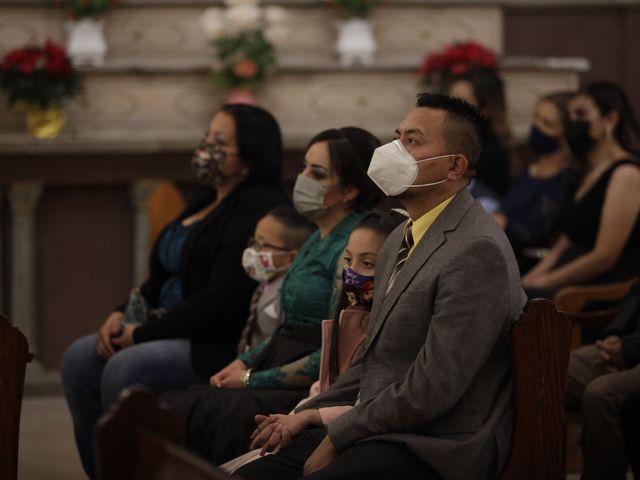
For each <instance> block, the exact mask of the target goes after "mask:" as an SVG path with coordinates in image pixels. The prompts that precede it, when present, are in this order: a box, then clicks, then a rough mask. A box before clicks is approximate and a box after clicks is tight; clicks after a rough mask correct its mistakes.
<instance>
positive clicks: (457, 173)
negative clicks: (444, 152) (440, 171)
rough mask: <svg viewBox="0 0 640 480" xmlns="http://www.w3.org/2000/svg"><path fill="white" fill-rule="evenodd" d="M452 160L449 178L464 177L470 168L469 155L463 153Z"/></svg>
mask: <svg viewBox="0 0 640 480" xmlns="http://www.w3.org/2000/svg"><path fill="white" fill-rule="evenodd" d="M452 160H453V161H452V162H451V164H450V167H449V173H448V175H447V178H448V179H449V180H451V181H453V180H457V179H458V178H460V177H464V174H465V173H466V172H467V169H468V168H469V160H467V157H465V156H464V155H462V154H461V153H459V154H457V155H456V156H454V157H452Z"/></svg>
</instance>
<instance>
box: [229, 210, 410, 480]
mask: <svg viewBox="0 0 640 480" xmlns="http://www.w3.org/2000/svg"><path fill="white" fill-rule="evenodd" d="M385 203H386V202H385ZM406 219H407V216H406V213H404V212H403V211H402V210H399V209H390V208H388V207H387V208H384V207H380V208H378V209H376V211H374V212H371V213H369V214H367V215H366V216H365V217H364V218H363V219H362V221H361V222H360V223H359V224H358V225H357V226H356V228H355V229H354V230H353V231H352V232H351V235H350V236H349V242H348V244H347V246H346V248H345V250H344V270H343V287H342V293H341V295H340V308H339V309H338V312H339V313H338V315H337V317H338V318H337V321H336V320H324V322H323V323H322V355H321V361H320V379H319V380H318V381H317V382H316V383H314V384H313V385H312V387H311V389H310V391H309V397H307V398H306V399H304V400H302V401H301V402H300V404H299V405H298V406H300V405H302V404H303V403H305V402H306V401H308V400H310V399H311V398H313V397H314V396H316V395H318V394H319V393H322V392H324V391H325V390H327V389H328V388H329V386H330V385H331V384H332V383H333V382H334V381H335V380H336V378H337V377H338V375H340V374H341V373H342V372H344V371H345V370H346V369H347V368H348V367H349V365H350V364H351V362H352V360H353V359H354V358H355V356H356V354H357V353H358V351H359V350H360V347H361V346H362V345H363V344H364V342H365V340H366V338H367V333H366V332H367V326H368V324H369V313H370V309H371V304H372V303H373V287H374V278H375V267H376V258H377V255H378V252H379V251H380V248H381V247H382V244H383V243H384V241H385V239H386V238H387V235H389V233H391V232H392V231H393V230H394V229H395V228H396V227H397V226H398V225H400V224H401V223H402V222H403V221H405V220H406ZM350 408H353V407H352V406H351V405H348V406H340V407H329V408H321V409H318V410H314V409H310V410H304V411H302V412H299V413H293V412H291V413H290V414H289V415H280V414H277V415H269V416H266V415H256V423H257V424H258V427H257V428H256V430H255V431H254V432H253V434H252V435H251V439H252V443H251V448H253V449H254V450H252V451H250V452H248V453H246V454H244V455H242V456H240V457H237V458H235V459H233V460H231V461H229V462H227V463H225V464H224V465H222V468H223V469H224V470H226V471H227V472H230V473H233V472H234V471H235V470H237V469H238V468H240V467H242V466H243V465H246V464H247V463H249V462H251V461H253V460H255V459H257V458H259V457H260V456H262V455H264V454H265V453H269V452H273V453H277V452H278V451H280V450H281V449H282V448H285V447H286V446H288V445H289V444H290V443H291V440H292V438H293V437H295V436H296V435H297V434H298V433H299V432H300V431H302V430H303V429H305V428H308V427H313V426H323V425H327V424H328V423H329V422H331V421H332V420H333V419H335V418H336V417H338V416H340V415H341V414H342V413H344V412H345V411H347V410H348V409H350ZM294 411H295V410H294Z"/></svg>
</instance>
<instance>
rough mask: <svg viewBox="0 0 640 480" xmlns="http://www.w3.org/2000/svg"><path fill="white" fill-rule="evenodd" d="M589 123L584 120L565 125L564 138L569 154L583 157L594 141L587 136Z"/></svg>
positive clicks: (572, 121) (571, 121)
mask: <svg viewBox="0 0 640 480" xmlns="http://www.w3.org/2000/svg"><path fill="white" fill-rule="evenodd" d="M590 129H591V123H589V122H587V121H584V120H570V121H569V122H567V125H566V133H565V135H566V137H567V143H568V144H569V148H570V149H571V153H573V154H574V155H575V156H577V157H583V156H584V155H585V154H586V153H587V152H588V151H589V150H590V149H591V147H593V145H594V144H595V143H596V141H595V140H594V139H593V138H592V137H591V135H590V134H589V130H590Z"/></svg>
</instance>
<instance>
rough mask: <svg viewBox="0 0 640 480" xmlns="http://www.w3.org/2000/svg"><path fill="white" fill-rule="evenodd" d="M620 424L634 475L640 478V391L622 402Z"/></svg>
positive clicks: (639, 479) (637, 479) (638, 479)
mask: <svg viewBox="0 0 640 480" xmlns="http://www.w3.org/2000/svg"><path fill="white" fill-rule="evenodd" d="M621 417H622V418H621V419H620V424H621V425H622V436H623V438H624V446H625V448H626V450H627V457H628V458H629V462H630V463H631V469H632V470H633V476H634V477H635V479H636V480H640V391H639V392H636V393H634V394H633V395H631V396H630V397H628V398H627V399H626V400H625V401H624V403H623V404H622V412H621Z"/></svg>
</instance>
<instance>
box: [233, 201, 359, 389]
mask: <svg viewBox="0 0 640 480" xmlns="http://www.w3.org/2000/svg"><path fill="white" fill-rule="evenodd" d="M363 216H364V214H363V213H360V212H356V213H352V214H351V215H349V216H347V217H346V218H345V219H343V220H342V221H341V222H340V223H339V224H338V225H336V226H335V227H334V228H333V230H331V232H329V234H328V235H327V236H326V237H324V238H320V232H318V231H316V232H315V233H314V234H313V235H312V236H311V237H310V238H309V240H308V241H307V242H306V243H305V244H304V246H303V247H302V249H301V250H300V253H299V254H298V256H297V257H296V259H295V260H294V262H293V264H292V265H291V267H290V268H289V271H288V272H287V276H286V277H285V279H284V283H283V285H282V289H281V291H280V301H281V304H282V312H283V315H284V318H283V325H317V326H318V328H320V324H321V323H322V320H325V319H327V318H333V317H334V313H335V312H334V308H335V306H336V303H337V294H338V292H339V291H340V288H339V286H340V281H341V279H342V275H341V274H342V270H341V269H340V268H339V267H340V265H339V264H338V260H339V259H340V256H341V255H342V254H343V252H344V248H345V247H346V245H347V241H348V240H349V235H350V234H351V231H352V230H353V229H354V227H355V226H356V225H357V224H358V223H359V222H360V220H361V219H362V217H363ZM269 341H270V340H269V339H267V340H265V341H264V342H262V343H261V344H259V345H256V346H255V347H254V348H252V349H251V350H249V351H248V352H246V353H243V354H242V355H240V356H239V358H240V360H242V361H243V362H244V364H245V365H246V366H247V368H251V367H253V366H254V365H255V361H256V359H257V357H258V355H259V354H260V352H261V351H262V350H264V348H265V347H266V346H267V345H268V344H269ZM319 371H320V350H317V351H316V352H314V353H312V354H310V355H308V356H306V357H304V358H301V359H299V360H296V361H295V362H293V363H290V364H288V365H283V366H281V367H277V368H271V369H269V370H261V371H256V372H253V373H252V374H251V377H250V381H249V386H250V387H251V388H300V387H303V386H307V385H310V384H312V383H313V382H315V381H316V380H317V379H318V375H319Z"/></svg>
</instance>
